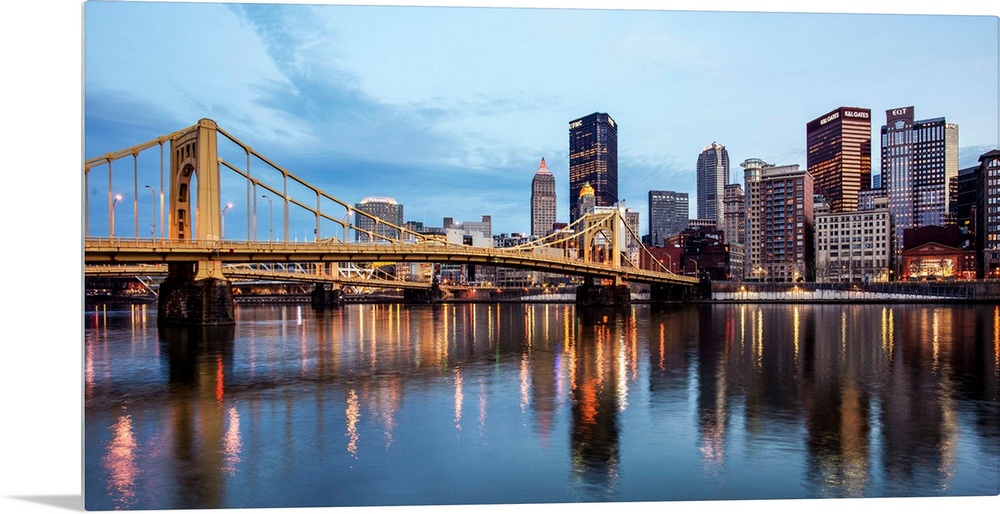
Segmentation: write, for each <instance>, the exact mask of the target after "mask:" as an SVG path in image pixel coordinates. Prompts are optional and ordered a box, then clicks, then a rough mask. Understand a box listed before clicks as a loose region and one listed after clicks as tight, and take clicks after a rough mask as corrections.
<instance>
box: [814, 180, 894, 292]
mask: <svg viewBox="0 0 1000 514" xmlns="http://www.w3.org/2000/svg"><path fill="white" fill-rule="evenodd" d="M891 219H892V218H891V216H890V215H889V205H888V201H887V199H886V198H885V197H882V198H881V199H880V200H879V204H878V207H877V208H873V209H871V210H864V211H845V212H830V211H828V210H825V209H822V210H821V209H817V211H816V219H815V224H816V281H817V282H885V281H888V280H890V278H891V274H890V270H891V269H892V221H891Z"/></svg>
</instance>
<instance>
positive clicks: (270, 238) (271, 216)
mask: <svg viewBox="0 0 1000 514" xmlns="http://www.w3.org/2000/svg"><path fill="white" fill-rule="evenodd" d="M260 196H261V198H265V199H267V205H268V208H269V217H268V221H267V223H268V225H267V242H268V243H270V242H271V241H273V240H274V203H273V202H272V201H271V197H269V196H267V195H260Z"/></svg>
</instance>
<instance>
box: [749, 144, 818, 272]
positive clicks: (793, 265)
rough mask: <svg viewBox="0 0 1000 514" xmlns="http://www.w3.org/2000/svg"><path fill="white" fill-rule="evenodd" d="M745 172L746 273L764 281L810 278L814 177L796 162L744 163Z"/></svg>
mask: <svg viewBox="0 0 1000 514" xmlns="http://www.w3.org/2000/svg"><path fill="white" fill-rule="evenodd" d="M742 166H743V168H744V174H745V177H746V185H747V188H746V205H747V233H746V240H747V244H746V261H745V267H746V270H747V271H746V275H745V277H746V278H747V279H750V280H757V281H762V282H798V281H801V280H805V281H810V280H812V278H813V265H814V262H815V261H814V259H815V248H814V246H813V235H814V234H813V179H812V175H810V174H809V173H807V172H806V171H803V170H799V165H798V164H792V165H789V166H772V165H770V164H767V163H765V162H764V161H762V160H760V159H747V160H746V161H744V162H743V164H742Z"/></svg>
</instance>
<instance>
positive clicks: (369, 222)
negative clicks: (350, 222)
mask: <svg viewBox="0 0 1000 514" xmlns="http://www.w3.org/2000/svg"><path fill="white" fill-rule="evenodd" d="M354 210H355V211H357V212H356V213H355V215H354V226H355V227H357V228H358V229H359V230H355V231H354V241H355V242H359V243H385V242H389V241H387V239H389V240H392V239H399V238H400V236H401V235H402V234H400V231H399V229H398V228H397V227H402V226H403V205H402V204H400V203H398V202H396V200H395V199H394V198H390V197H388V196H368V197H365V199H363V200H361V202H360V203H356V204H354ZM366 214H367V216H366ZM376 218H377V219H376ZM386 223H389V225H387V224H386ZM379 236H381V237H379ZM383 238H385V239H383Z"/></svg>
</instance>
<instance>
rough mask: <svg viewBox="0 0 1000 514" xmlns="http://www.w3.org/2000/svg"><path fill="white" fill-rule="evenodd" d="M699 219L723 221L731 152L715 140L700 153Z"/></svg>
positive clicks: (698, 175)
mask: <svg viewBox="0 0 1000 514" xmlns="http://www.w3.org/2000/svg"><path fill="white" fill-rule="evenodd" d="M697 178H698V219H706V220H715V221H716V222H721V221H722V213H723V210H724V208H725V207H724V205H723V199H724V198H725V187H726V185H727V184H729V152H727V151H726V147H725V146H722V145H720V144H718V143H715V142H713V143H712V144H710V145H708V146H706V147H705V148H703V149H702V150H701V154H699V155H698V168H697Z"/></svg>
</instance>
